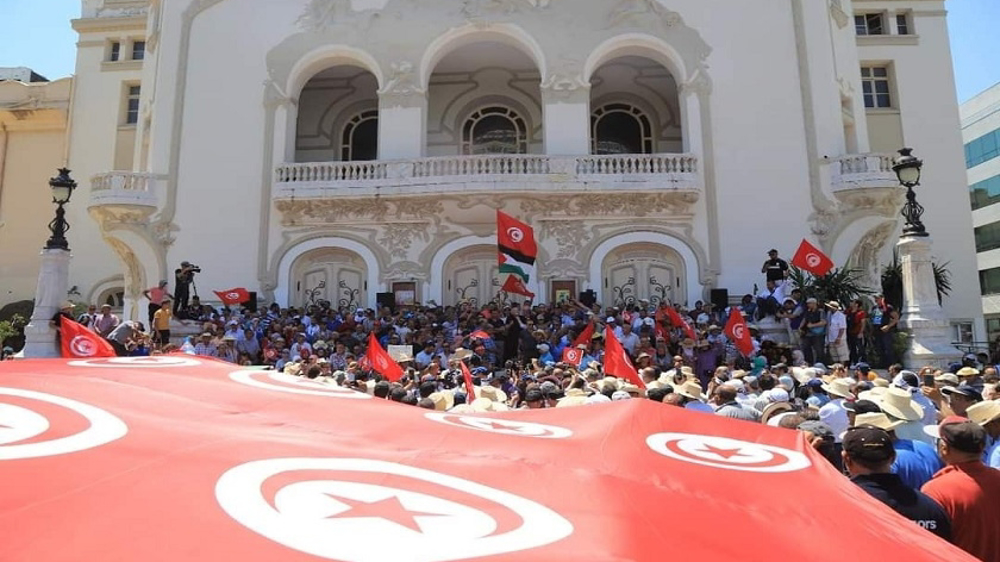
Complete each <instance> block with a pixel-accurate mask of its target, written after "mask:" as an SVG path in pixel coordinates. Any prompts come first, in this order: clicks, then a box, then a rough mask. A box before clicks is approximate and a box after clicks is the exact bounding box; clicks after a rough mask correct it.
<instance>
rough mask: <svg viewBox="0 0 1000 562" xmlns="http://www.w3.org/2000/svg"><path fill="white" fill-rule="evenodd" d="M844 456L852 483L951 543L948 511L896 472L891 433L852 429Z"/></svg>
mask: <svg viewBox="0 0 1000 562" xmlns="http://www.w3.org/2000/svg"><path fill="white" fill-rule="evenodd" d="M841 455H842V456H843V458H844V468H845V469H847V473H848V474H849V475H850V476H851V482H854V483H855V484H857V485H858V486H859V487H860V488H861V489H862V490H864V491H865V492H868V495H870V496H872V497H873V498H875V499H877V500H878V501H880V502H882V503H884V504H885V505H887V506H889V507H891V508H892V509H893V510H895V511H896V513H898V514H900V515H902V516H903V517H906V518H907V519H910V520H911V521H913V522H914V523H916V524H917V525H919V526H920V527H922V528H923V529H926V530H928V531H930V532H932V533H934V534H935V535H937V536H939V537H941V538H942V539H944V540H946V541H951V519H950V518H949V517H948V514H947V513H946V512H945V510H944V508H942V507H941V506H940V505H939V504H938V503H937V502H936V501H934V500H933V499H931V498H930V497H929V496H927V495H926V494H923V493H921V492H919V491H917V490H914V489H913V488H910V487H909V486H907V485H906V484H904V483H903V480H902V479H901V478H900V477H899V475H898V474H893V473H892V470H891V467H892V462H893V461H894V460H895V459H896V450H895V449H894V448H893V446H892V437H890V435H889V432H887V431H886V430H884V429H880V428H877V427H875V426H871V425H861V426H857V427H852V428H851V429H849V430H848V431H847V433H846V434H844V448H843V452H842V453H841ZM914 532H917V531H914Z"/></svg>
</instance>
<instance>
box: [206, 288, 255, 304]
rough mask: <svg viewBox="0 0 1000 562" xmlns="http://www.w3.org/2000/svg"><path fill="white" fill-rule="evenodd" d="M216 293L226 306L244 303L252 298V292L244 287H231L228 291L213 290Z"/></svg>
mask: <svg viewBox="0 0 1000 562" xmlns="http://www.w3.org/2000/svg"><path fill="white" fill-rule="evenodd" d="M212 292H213V293H215V295H216V296H217V297H219V300H221V301H222V304H224V305H226V306H232V305H234V304H242V303H245V302H247V301H248V300H250V293H249V292H247V290H246V289H244V288H243V287H236V288H235V289H229V290H228V291H212Z"/></svg>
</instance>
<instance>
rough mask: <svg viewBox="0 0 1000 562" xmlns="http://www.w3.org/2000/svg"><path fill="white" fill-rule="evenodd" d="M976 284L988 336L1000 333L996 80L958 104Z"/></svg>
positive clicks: (999, 90)
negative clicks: (974, 247)
mask: <svg viewBox="0 0 1000 562" xmlns="http://www.w3.org/2000/svg"><path fill="white" fill-rule="evenodd" d="M961 114H962V137H963V140H964V141H965V165H966V167H967V168H968V171H969V172H968V173H969V192H970V197H971V201H972V225H973V227H974V230H973V233H974V236H975V240H976V252H977V259H978V261H979V285H980V289H981V291H982V295H983V313H984V314H985V316H986V331H987V336H988V338H989V339H990V340H992V339H994V338H995V337H996V336H998V335H1000V84H997V85H995V86H993V87H992V88H989V89H987V90H985V91H984V92H982V93H980V94H979V95H977V96H976V97H974V98H972V99H971V100H969V101H967V102H965V103H963V104H962V106H961Z"/></svg>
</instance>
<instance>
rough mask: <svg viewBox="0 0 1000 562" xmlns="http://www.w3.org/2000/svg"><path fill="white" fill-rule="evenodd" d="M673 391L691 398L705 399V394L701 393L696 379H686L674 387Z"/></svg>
mask: <svg viewBox="0 0 1000 562" xmlns="http://www.w3.org/2000/svg"><path fill="white" fill-rule="evenodd" d="M674 392H676V393H677V394H680V395H681V396H683V397H684V398H690V399H691V400H702V401H703V400H705V395H704V394H702V393H701V385H700V384H699V383H698V382H697V381H687V382H685V383H684V384H682V385H680V386H679V387H677V388H675V389H674Z"/></svg>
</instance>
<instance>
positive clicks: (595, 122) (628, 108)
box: [590, 103, 653, 154]
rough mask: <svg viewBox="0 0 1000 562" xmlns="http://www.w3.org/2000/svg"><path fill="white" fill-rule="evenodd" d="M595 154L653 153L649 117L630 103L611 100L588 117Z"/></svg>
mask: <svg viewBox="0 0 1000 562" xmlns="http://www.w3.org/2000/svg"><path fill="white" fill-rule="evenodd" d="M590 127H591V130H590V138H591V139H592V143H593V147H592V150H593V152H594V154H652V153H653V133H652V130H653V127H652V125H651V124H650V121H649V117H647V116H646V114H645V113H644V112H643V111H642V110H641V109H639V108H638V107H635V106H633V105H629V104H625V103H612V104H608V105H605V106H602V107H599V108H597V109H596V110H595V111H594V114H593V115H591V117H590Z"/></svg>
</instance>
